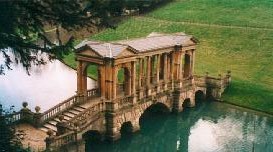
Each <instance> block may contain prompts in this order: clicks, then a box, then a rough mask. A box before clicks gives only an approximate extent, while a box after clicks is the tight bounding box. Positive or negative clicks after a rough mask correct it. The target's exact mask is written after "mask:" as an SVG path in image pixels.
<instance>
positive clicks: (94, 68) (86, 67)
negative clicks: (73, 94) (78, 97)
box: [81, 62, 101, 94]
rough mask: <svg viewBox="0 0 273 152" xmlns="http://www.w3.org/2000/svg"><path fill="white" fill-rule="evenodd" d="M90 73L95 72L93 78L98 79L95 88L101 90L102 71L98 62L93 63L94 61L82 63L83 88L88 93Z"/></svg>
mask: <svg viewBox="0 0 273 152" xmlns="http://www.w3.org/2000/svg"><path fill="white" fill-rule="evenodd" d="M88 73H93V77H92V78H93V79H95V80H97V81H96V84H95V86H94V87H95V88H98V89H99V90H100V88H101V80H100V78H101V72H100V68H99V65H97V64H93V63H88V62H84V63H83V65H82V80H81V81H82V82H81V83H82V89H83V92H84V93H85V94H86V91H87V86H88V84H87V78H88ZM100 92H101V91H100Z"/></svg>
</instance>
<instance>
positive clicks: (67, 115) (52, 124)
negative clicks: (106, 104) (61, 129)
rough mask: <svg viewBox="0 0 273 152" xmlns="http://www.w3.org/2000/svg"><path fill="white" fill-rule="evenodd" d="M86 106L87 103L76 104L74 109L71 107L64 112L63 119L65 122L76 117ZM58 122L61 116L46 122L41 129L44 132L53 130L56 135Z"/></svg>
mask: <svg viewBox="0 0 273 152" xmlns="http://www.w3.org/2000/svg"><path fill="white" fill-rule="evenodd" d="M86 108H87V106H86V105H79V106H75V107H73V108H72V109H69V110H67V111H65V112H63V116H64V120H63V121H64V122H67V121H69V120H70V119H72V118H74V117H75V116H77V115H78V114H80V113H81V112H83V111H84V110H85V109H86ZM58 122H60V120H59V118H54V119H52V120H50V121H48V122H47V123H46V124H44V125H43V126H42V127H41V128H39V129H40V130H42V131H44V132H48V130H52V131H53V134H54V135H56V132H57V127H56V124H57V123H58Z"/></svg>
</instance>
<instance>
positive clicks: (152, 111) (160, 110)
mask: <svg viewBox="0 0 273 152" xmlns="http://www.w3.org/2000/svg"><path fill="white" fill-rule="evenodd" d="M170 112H171V109H170V108H169V107H168V105H166V104H164V103H161V102H157V103H155V104H152V105H150V106H149V107H147V108H146V109H145V110H144V111H143V112H142V114H141V115H140V117H139V126H140V130H142V131H144V130H146V129H148V128H150V127H153V132H150V133H149V134H153V133H156V132H157V131H158V130H160V128H161V126H163V123H164V122H165V121H158V120H159V119H160V120H162V119H164V118H166V116H167V115H166V114H167V113H170ZM159 122H160V123H162V124H158V123H159ZM151 124H153V125H151ZM154 124H155V126H154ZM149 130H150V129H149Z"/></svg>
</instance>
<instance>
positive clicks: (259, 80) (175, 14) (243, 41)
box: [64, 0, 273, 112]
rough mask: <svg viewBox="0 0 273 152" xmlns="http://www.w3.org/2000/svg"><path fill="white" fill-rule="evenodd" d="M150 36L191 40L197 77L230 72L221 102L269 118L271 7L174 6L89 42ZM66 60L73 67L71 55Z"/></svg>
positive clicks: (205, 0)
mask: <svg viewBox="0 0 273 152" xmlns="http://www.w3.org/2000/svg"><path fill="white" fill-rule="evenodd" d="M151 32H166V33H174V32H185V33H187V34H191V35H194V36H195V37H196V38H197V39H199V41H200V44H199V46H198V48H197V55H196V63H195V68H196V69H195V73H196V74H199V75H204V74H205V72H209V73H210V75H213V76H217V75H218V74H219V73H222V74H223V73H226V71H227V70H231V71H232V79H233V81H232V86H231V88H230V89H229V90H228V91H226V93H225V94H224V96H223V99H224V100H226V101H228V102H232V103H235V104H238V105H243V106H247V107H251V108H254V109H259V110H263V111H267V112H273V1H270V0H259V1H256V0H244V1H240V2H239V1H237V0H225V1H222V0H221V1H220V0H181V1H175V2H172V3H170V4H168V5H167V6H164V7H162V8H159V9H157V10H155V11H154V12H151V13H149V14H146V15H144V16H139V17H132V18H130V19H128V20H124V21H123V22H122V23H120V25H119V26H118V27H117V28H116V29H107V30H104V31H102V32H101V33H99V34H97V35H94V36H93V37H91V39H96V40H102V41H114V40H120V39H127V38H135V37H144V36H146V35H148V34H149V33H151ZM64 60H65V62H66V63H68V64H70V65H72V66H75V62H74V57H73V55H72V54H71V55H69V56H67V58H65V59H64ZM90 70H92V68H91V69H90ZM91 75H92V73H91Z"/></svg>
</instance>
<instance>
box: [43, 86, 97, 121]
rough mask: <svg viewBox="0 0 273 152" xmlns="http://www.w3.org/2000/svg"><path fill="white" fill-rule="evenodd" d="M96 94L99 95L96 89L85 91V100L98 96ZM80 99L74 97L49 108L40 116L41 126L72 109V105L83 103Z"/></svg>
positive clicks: (79, 97)
mask: <svg viewBox="0 0 273 152" xmlns="http://www.w3.org/2000/svg"><path fill="white" fill-rule="evenodd" d="M98 94H99V91H98V89H97V88H95V89H91V90H88V91H87V98H92V97H95V96H98ZM81 98H82V97H81V96H78V95H74V96H72V97H70V98H68V99H66V100H65V101H63V102H61V103H59V104H57V105H56V106H54V107H52V108H50V109H49V110H47V111H45V112H44V113H43V114H42V115H41V119H40V122H41V123H42V124H43V123H45V122H47V121H48V120H49V119H52V118H54V117H56V116H57V115H59V114H60V113H62V112H64V111H66V110H68V109H70V108H72V107H73V106H74V105H76V104H79V103H81V102H84V101H83V98H82V99H81Z"/></svg>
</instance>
